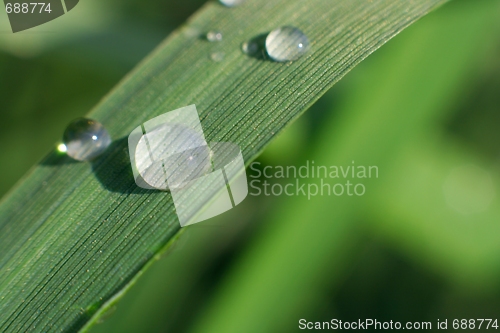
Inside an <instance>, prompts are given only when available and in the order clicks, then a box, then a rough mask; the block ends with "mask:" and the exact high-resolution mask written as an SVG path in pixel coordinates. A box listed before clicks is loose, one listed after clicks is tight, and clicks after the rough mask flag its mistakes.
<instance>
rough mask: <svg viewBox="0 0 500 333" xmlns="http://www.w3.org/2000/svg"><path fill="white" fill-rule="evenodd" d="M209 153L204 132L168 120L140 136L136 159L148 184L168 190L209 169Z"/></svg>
mask: <svg viewBox="0 0 500 333" xmlns="http://www.w3.org/2000/svg"><path fill="white" fill-rule="evenodd" d="M210 155H211V152H210V148H209V147H208V146H207V145H206V143H205V139H204V138H203V137H202V136H201V135H199V134H198V133H196V132H195V131H193V130H192V129H190V128H187V127H184V126H181V125H179V124H168V123H167V124H162V125H159V126H158V127H156V128H155V129H153V130H152V131H150V132H148V133H147V134H145V135H143V136H142V137H141V139H140V140H139V142H138V144H137V148H136V151H135V163H136V166H137V169H138V171H139V173H140V174H141V176H142V178H143V179H144V180H145V181H146V183H147V184H149V185H150V186H152V187H153V188H156V189H165V190H167V189H169V188H170V189H172V188H179V187H182V186H183V185H184V184H185V183H186V182H188V181H190V180H192V179H195V178H198V177H200V176H202V175H204V174H205V173H206V172H208V171H209V170H210V169H211V160H210ZM167 180H168V182H167Z"/></svg>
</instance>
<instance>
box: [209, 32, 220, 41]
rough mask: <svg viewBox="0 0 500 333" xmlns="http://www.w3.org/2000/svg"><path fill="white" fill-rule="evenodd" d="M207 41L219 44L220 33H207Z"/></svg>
mask: <svg viewBox="0 0 500 333" xmlns="http://www.w3.org/2000/svg"><path fill="white" fill-rule="evenodd" d="M207 40H208V41H209V42H220V41H222V32H220V31H209V32H207Z"/></svg>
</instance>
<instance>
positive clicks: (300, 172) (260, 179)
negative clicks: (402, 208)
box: [248, 161, 379, 200]
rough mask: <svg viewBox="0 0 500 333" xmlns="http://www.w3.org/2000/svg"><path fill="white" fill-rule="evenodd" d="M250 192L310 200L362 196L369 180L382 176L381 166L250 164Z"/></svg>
mask: <svg viewBox="0 0 500 333" xmlns="http://www.w3.org/2000/svg"><path fill="white" fill-rule="evenodd" d="M248 176H249V178H250V181H249V187H250V191H249V194H250V195H253V196H259V195H264V196H281V195H286V196H305V197H307V199H308V200H310V199H311V198H312V197H315V196H318V195H321V196H324V195H328V196H337V197H340V196H358V197H360V196H363V195H365V194H366V191H367V188H366V181H367V180H369V179H374V178H375V179H376V178H378V177H379V169H378V166H374V165H369V166H366V165H357V164H356V163H355V162H354V161H352V163H351V165H330V166H327V165H317V164H315V162H314V161H306V162H305V163H304V164H303V165H300V166H295V165H288V166H282V165H278V166H270V165H267V166H263V165H262V163H260V162H253V163H252V164H250V172H249V175H248Z"/></svg>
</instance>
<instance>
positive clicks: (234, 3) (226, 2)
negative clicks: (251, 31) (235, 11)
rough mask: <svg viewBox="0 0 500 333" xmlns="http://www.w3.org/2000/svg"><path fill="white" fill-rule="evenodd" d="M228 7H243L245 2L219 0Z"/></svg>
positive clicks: (242, 0)
mask: <svg viewBox="0 0 500 333" xmlns="http://www.w3.org/2000/svg"><path fill="white" fill-rule="evenodd" d="M219 2H220V3H221V4H223V5H224V6H226V7H236V6H239V5H241V4H242V3H243V2H245V0H219Z"/></svg>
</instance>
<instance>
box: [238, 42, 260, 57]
mask: <svg viewBox="0 0 500 333" xmlns="http://www.w3.org/2000/svg"><path fill="white" fill-rule="evenodd" d="M241 50H242V51H243V53H245V54H248V55H250V56H253V55H255V54H257V52H259V45H258V44H257V43H256V42H254V41H249V42H245V43H243V45H241Z"/></svg>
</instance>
